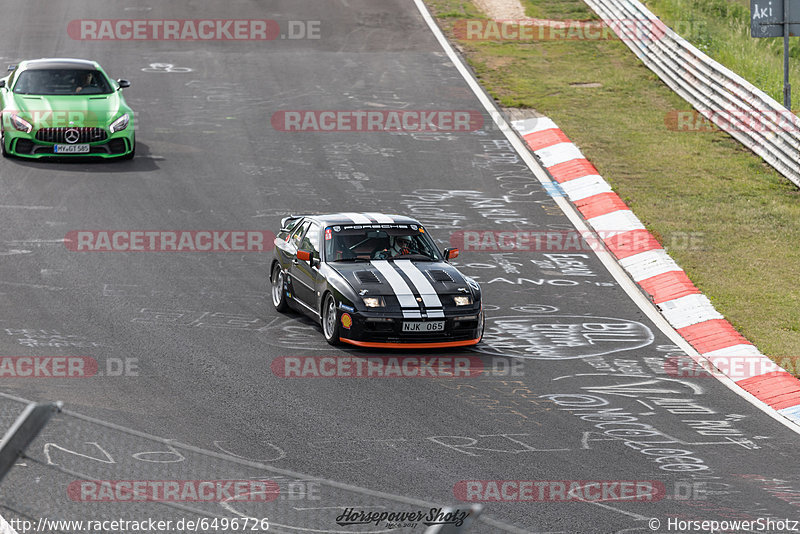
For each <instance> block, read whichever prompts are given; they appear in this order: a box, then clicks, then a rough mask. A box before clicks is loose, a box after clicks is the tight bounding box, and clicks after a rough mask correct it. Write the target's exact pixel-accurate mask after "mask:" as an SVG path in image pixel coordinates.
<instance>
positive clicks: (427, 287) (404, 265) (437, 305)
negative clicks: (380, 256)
mask: <svg viewBox="0 0 800 534" xmlns="http://www.w3.org/2000/svg"><path fill="white" fill-rule="evenodd" d="M394 263H395V265H397V266H398V267H400V269H401V270H402V271H403V272H404V273H405V275H406V276H407V277H408V279H409V280H411V283H412V284H414V287H415V288H416V290H417V293H419V296H420V297H422V302H423V303H424V304H425V308H426V309H427V311H428V317H434V318H438V317H444V310H443V309H442V301H441V300H440V299H439V294H438V293H436V290H435V289H434V288H433V286H432V285H431V283H430V282H428V279H427V278H425V274H424V273H423V272H422V271H420V270H419V267H417V266H416V265H414V264H413V263H412V262H411V260H395V262H394Z"/></svg>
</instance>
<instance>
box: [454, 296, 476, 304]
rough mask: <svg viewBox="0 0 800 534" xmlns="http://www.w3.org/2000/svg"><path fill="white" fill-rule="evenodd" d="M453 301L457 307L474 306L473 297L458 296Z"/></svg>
mask: <svg viewBox="0 0 800 534" xmlns="http://www.w3.org/2000/svg"><path fill="white" fill-rule="evenodd" d="M453 301H454V302H455V304H456V306H469V305H470V304H472V297H468V296H466V295H463V296H462V295H458V296H456V297H453Z"/></svg>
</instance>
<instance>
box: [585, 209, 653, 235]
mask: <svg viewBox="0 0 800 534" xmlns="http://www.w3.org/2000/svg"><path fill="white" fill-rule="evenodd" d="M570 207H572V204H570ZM587 222H588V223H589V224H591V225H592V228H594V229H595V230H597V232H598V233H600V235H602V236H603V237H604V238H609V237H611V236H615V235H617V234H624V233H625V232H630V231H631V230H645V227H644V225H643V224H642V221H640V220H639V218H638V217H636V215H634V214H633V212H632V211H631V210H617V211H612V212H611V213H606V214H605V215H598V216H597V217H592V218H591V219H588V220H587Z"/></svg>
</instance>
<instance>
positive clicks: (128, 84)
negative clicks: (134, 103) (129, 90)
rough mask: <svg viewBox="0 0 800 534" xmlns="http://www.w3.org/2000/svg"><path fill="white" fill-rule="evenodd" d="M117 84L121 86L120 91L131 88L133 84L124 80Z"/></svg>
mask: <svg viewBox="0 0 800 534" xmlns="http://www.w3.org/2000/svg"><path fill="white" fill-rule="evenodd" d="M117 83H118V84H119V88H120V89H125V88H126V87H130V86H131V82H129V81H128V80H123V79H122V78H120V79H119V80H117Z"/></svg>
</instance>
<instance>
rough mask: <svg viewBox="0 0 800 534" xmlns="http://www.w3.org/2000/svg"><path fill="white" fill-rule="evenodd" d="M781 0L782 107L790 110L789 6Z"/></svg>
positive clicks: (789, 2) (788, 2) (785, 1)
mask: <svg viewBox="0 0 800 534" xmlns="http://www.w3.org/2000/svg"><path fill="white" fill-rule="evenodd" d="M790 4H791V0H783V107H785V108H786V109H788V110H789V111H791V110H792V84H791V83H790V82H789V5H790Z"/></svg>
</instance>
